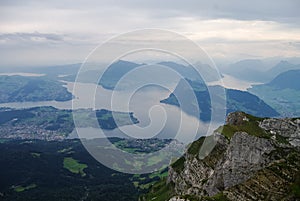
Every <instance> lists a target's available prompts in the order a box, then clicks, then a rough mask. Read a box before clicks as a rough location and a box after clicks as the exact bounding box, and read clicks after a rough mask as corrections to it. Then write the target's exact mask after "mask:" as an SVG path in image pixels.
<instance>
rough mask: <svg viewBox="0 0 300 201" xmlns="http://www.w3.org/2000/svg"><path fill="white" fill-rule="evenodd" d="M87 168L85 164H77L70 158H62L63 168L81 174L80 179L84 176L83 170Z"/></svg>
mask: <svg viewBox="0 0 300 201" xmlns="http://www.w3.org/2000/svg"><path fill="white" fill-rule="evenodd" d="M87 167H88V166H87V165H86V164H83V163H79V162H78V161H77V160H75V159H73V158H71V157H66V158H64V168H66V169H67V170H69V171H70V172H72V173H75V174H81V176H82V177H84V176H85V175H86V173H85V172H84V169H85V168H87Z"/></svg>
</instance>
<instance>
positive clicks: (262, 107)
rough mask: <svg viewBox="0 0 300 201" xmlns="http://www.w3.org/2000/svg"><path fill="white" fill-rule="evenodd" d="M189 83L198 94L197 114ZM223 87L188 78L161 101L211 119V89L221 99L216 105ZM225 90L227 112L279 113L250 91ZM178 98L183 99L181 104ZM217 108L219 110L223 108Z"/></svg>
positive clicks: (203, 118) (270, 115)
mask: <svg viewBox="0 0 300 201" xmlns="http://www.w3.org/2000/svg"><path fill="white" fill-rule="evenodd" d="M188 85H190V86H191V87H192V89H193V92H194V94H195V96H196V99H197V101H198V107H199V110H200V114H195V111H197V105H196V103H194V102H191V101H192V100H194V99H193V98H192V95H187V93H189V86H188ZM222 89H223V88H222V87H221V86H210V87H209V88H207V87H206V85H204V84H203V83H200V82H196V81H191V80H187V82H185V81H184V80H181V81H180V82H179V83H178V85H177V87H176V88H175V90H174V92H173V93H171V94H170V95H169V97H168V98H167V99H164V100H162V101H161V102H162V103H166V104H170V105H175V106H178V107H181V109H182V110H183V111H185V112H186V113H187V114H191V115H194V116H197V117H199V119H201V120H202V121H209V120H210V119H211V116H210V115H211V103H210V100H211V99H210V94H209V91H210V92H212V94H211V95H212V96H215V100H217V101H219V102H218V103H217V104H216V105H219V103H220V102H221V101H222V100H223V99H222V97H219V96H218V94H219V93H218V92H220V91H222ZM224 90H225V93H226V107H227V108H226V113H227V114H228V113H230V112H234V111H244V112H247V113H249V114H252V115H256V116H260V117H273V116H278V115H279V114H278V113H277V112H276V111H275V110H274V109H273V108H272V107H270V106H269V105H267V104H266V103H265V102H264V101H262V100H261V99H260V98H258V97H257V96H255V95H253V94H250V93H249V92H245V91H239V90H234V89H224ZM190 93H191V92H190ZM178 100H180V101H181V105H180V104H179V102H178ZM223 101H224V100H223ZM215 109H216V110H219V109H222V108H215Z"/></svg>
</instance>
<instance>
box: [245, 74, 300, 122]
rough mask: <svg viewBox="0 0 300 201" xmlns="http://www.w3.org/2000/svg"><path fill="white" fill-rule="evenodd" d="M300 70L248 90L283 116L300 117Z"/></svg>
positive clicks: (281, 75)
mask: <svg viewBox="0 0 300 201" xmlns="http://www.w3.org/2000/svg"><path fill="white" fill-rule="evenodd" d="M299 78H300V70H290V71H287V72H284V73H281V74H280V75H278V76H277V77H276V78H274V79H273V80H272V81H270V82H269V83H267V84H262V85H254V86H252V88H250V89H248V91H249V92H251V93H253V94H255V95H257V96H258V97H260V98H261V99H262V100H264V101H265V102H266V103H268V104H269V105H271V106H272V107H273V108H275V109H276V110H277V111H278V112H279V113H280V114H281V115H282V116H288V117H292V116H299V115H300V79H299Z"/></svg>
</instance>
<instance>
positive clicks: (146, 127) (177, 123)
mask: <svg viewBox="0 0 300 201" xmlns="http://www.w3.org/2000/svg"><path fill="white" fill-rule="evenodd" d="M65 86H66V87H67V89H68V91H70V92H71V93H73V94H74V96H75V99H74V100H73V109H80V108H95V109H108V110H111V109H112V108H111V97H112V95H114V97H115V98H114V101H113V103H115V105H116V106H117V107H113V110H114V111H124V112H128V111H130V112H133V113H134V116H135V117H137V118H138V120H139V121H140V123H138V124H136V125H127V126H122V127H120V128H117V129H114V130H109V131H105V133H102V132H99V129H96V128H78V130H79V132H80V133H84V136H83V137H84V138H95V137H103V134H105V135H106V136H108V137H134V138H151V137H158V138H174V139H177V140H179V141H181V142H185V143H188V142H191V141H193V140H195V139H196V138H198V137H199V136H201V135H206V131H207V130H208V128H209V125H208V124H205V123H203V122H201V121H199V120H198V119H197V118H195V117H192V116H189V115H187V114H186V113H184V112H182V111H181V110H180V109H179V108H178V107H176V106H171V105H166V104H162V103H160V100H162V99H165V98H167V97H168V96H169V94H170V91H173V89H174V87H175V86H176V84H172V86H169V89H170V91H169V90H166V89H163V88H159V87H155V86H149V87H144V88H142V89H140V90H138V91H136V92H135V93H134V94H130V95H131V97H130V102H129V103H127V101H125V100H126V98H127V97H128V94H127V93H126V92H125V91H114V92H113V91H111V90H106V89H104V88H102V87H101V86H99V85H95V84H86V83H77V85H76V91H73V88H74V83H70V82H68V83H66V85H65ZM94 89H96V90H94ZM112 93H114V94H112ZM94 94H95V95H94ZM94 100H96V101H94ZM94 102H95V103H94ZM37 106H53V107H56V108H59V109H72V101H66V102H57V101H42V102H21V103H5V104H0V107H12V108H30V107H37ZM116 108H117V109H116ZM198 126H199V127H198ZM218 126H219V123H215V124H213V125H211V127H210V131H209V132H211V131H212V130H213V129H215V128H217V127H218ZM198 128H200V129H198ZM80 136H81V137H82V135H80ZM70 138H77V134H76V131H75V130H74V131H73V132H72V134H71V135H70Z"/></svg>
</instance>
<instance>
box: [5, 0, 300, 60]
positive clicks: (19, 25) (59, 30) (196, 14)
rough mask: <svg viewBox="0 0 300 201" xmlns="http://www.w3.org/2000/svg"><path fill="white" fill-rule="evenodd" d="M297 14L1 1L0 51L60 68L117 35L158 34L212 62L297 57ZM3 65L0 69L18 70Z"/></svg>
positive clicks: (199, 5) (129, 2)
mask: <svg viewBox="0 0 300 201" xmlns="http://www.w3.org/2000/svg"><path fill="white" fill-rule="evenodd" d="M299 7H300V1H298V0H285V1H274V0H264V1H261V0H251V1H240V0H226V1H220V0H211V1H204V0H188V1H182V0H163V1H158V0H144V1H140V0H100V1H99V0H91V1H86V0H77V1H73V0H52V1H38V0H28V1H22V0H2V1H0V44H1V46H2V47H0V49H1V51H2V52H10V55H16V52H18V53H17V55H19V57H18V58H20V59H21V58H23V57H24V56H22V55H28V56H27V57H26V60H22V61H23V62H30V57H32V56H33V55H35V54H36V52H35V51H33V50H31V49H28V48H30V47H31V48H38V49H39V50H40V51H39V52H38V55H39V57H41V58H43V59H44V61H45V62H49V61H51V62H53V61H54V60H55V59H56V60H57V62H61V61H62V59H59V56H64V57H65V58H68V61H72V58H73V60H76V59H78V58H84V56H86V55H87V54H88V53H89V52H88V51H90V50H91V49H93V48H92V47H95V46H96V45H98V44H99V43H101V42H104V41H105V40H108V39H109V38H110V37H112V36H114V35H117V34H120V33H124V32H128V31H132V30H136V29H143V28H162V29H168V30H171V31H175V32H179V33H181V34H184V35H186V36H187V37H189V38H190V39H193V40H195V41H196V42H197V43H199V44H200V45H203V47H205V48H206V49H208V50H209V51H210V54H212V55H214V56H216V57H219V56H220V55H221V57H234V58H236V56H237V55H239V56H240V55H256V56H260V57H261V56H262V57H268V56H278V55H292V56H298V55H299V49H300V48H299V45H297V44H299V41H300V38H299V37H300V25H299V21H300V13H299V11H298V8H299ZM239 44H240V45H239ZM264 44H267V45H264ZM291 44H293V45H291ZM21 47H23V48H24V49H23V50H22V51H20V49H22V48H21ZM270 48H271V49H270ZM54 50H55V51H54ZM258 50H259V51H258ZM14 51H15V53H14ZM30 51H33V53H32V54H29V53H28V52H30ZM75 51H77V52H79V53H76V52H75ZM84 51H87V52H84ZM48 52H49V54H48ZM69 52H72V54H69ZM272 52H273V53H272ZM5 54H8V53H5ZM42 54H43V55H42ZM44 54H45V55H44ZM47 54H48V55H52V58H49V59H48V60H47V59H46V58H47ZM4 57H5V56H3V55H2V56H1V55H0V59H1V63H2V62H4V60H6V61H7V64H10V63H13V62H16V61H15V60H9V58H4ZM24 58H25V57H24ZM2 59H4V60H2ZM32 59H34V60H35V61H36V59H35V58H32ZM22 61H21V60H20V61H19V63H22ZM40 62H41V63H42V62H43V60H41V61H40Z"/></svg>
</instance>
